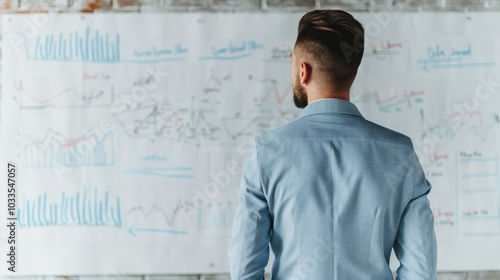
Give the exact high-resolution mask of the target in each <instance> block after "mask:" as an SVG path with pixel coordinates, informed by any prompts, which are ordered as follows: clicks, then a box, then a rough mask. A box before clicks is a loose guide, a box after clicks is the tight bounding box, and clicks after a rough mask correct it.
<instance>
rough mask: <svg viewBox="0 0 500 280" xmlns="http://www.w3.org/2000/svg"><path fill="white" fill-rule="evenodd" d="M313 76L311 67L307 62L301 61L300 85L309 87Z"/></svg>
mask: <svg viewBox="0 0 500 280" xmlns="http://www.w3.org/2000/svg"><path fill="white" fill-rule="evenodd" d="M311 74H312V68H311V65H309V64H308V63H307V62H305V61H301V62H300V74H299V79H300V84H302V85H307V84H308V83H309V81H310V80H311Z"/></svg>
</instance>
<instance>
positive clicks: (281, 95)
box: [248, 75, 292, 107]
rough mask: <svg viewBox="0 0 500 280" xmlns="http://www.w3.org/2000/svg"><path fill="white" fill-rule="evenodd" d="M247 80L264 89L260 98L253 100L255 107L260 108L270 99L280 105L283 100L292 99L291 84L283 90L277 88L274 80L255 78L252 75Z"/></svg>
mask: <svg viewBox="0 0 500 280" xmlns="http://www.w3.org/2000/svg"><path fill="white" fill-rule="evenodd" d="M248 80H250V81H255V82H257V83H260V84H261V85H262V86H263V87H264V89H263V90H262V91H261V92H262V93H263V95H262V97H255V98H254V99H253V101H254V104H255V106H257V107H261V106H262V105H263V104H264V103H269V102H270V100H269V99H270V98H271V97H274V100H275V101H276V102H277V103H278V104H282V103H283V101H284V100H285V98H286V97H287V96H288V97H290V98H291V97H292V95H291V93H292V83H291V82H290V83H289V84H288V85H287V87H286V88H285V89H284V90H280V89H279V88H278V81H277V80H276V79H270V78H261V79H259V78H256V77H254V76H253V75H249V76H248Z"/></svg>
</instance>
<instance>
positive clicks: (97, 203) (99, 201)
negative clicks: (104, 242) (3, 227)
mask: <svg viewBox="0 0 500 280" xmlns="http://www.w3.org/2000/svg"><path fill="white" fill-rule="evenodd" d="M47 196H48V194H47V192H44V193H43V194H41V195H38V196H37V198H36V199H32V200H30V199H25V198H24V199H23V200H22V203H21V204H20V207H19V208H18V209H17V218H18V221H19V226H20V227H45V226H99V227H122V218H121V215H122V214H121V207H120V197H118V196H117V197H116V198H115V199H114V201H111V202H110V201H108V200H109V196H108V191H105V194H104V197H102V195H101V194H99V189H97V188H94V189H93V191H92V193H90V194H89V195H87V188H84V189H83V190H81V191H77V192H76V194H67V193H66V192H62V193H61V196H60V200H59V201H58V202H54V203H50V202H47ZM103 202H104V204H105V205H108V203H109V204H111V207H109V208H108V207H105V209H103V208H102V205H103ZM110 217H111V218H110Z"/></svg>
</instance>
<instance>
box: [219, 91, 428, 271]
mask: <svg viewBox="0 0 500 280" xmlns="http://www.w3.org/2000/svg"><path fill="white" fill-rule="evenodd" d="M430 189H431V185H430V184H429V182H428V181H427V180H426V178H425V175H424V172H423V170H422V167H421V165H420V163H419V161H418V159H417V156H416V154H415V152H414V148H413V145H412V142H411V140H410V138H408V137H407V136H405V135H403V134H400V133H397V132H394V131H392V130H389V129H387V128H384V127H382V126H379V125H377V124H374V123H372V122H369V121H367V120H366V119H364V118H363V116H362V115H361V114H360V112H359V111H358V109H357V108H356V106H355V105H354V104H352V103H350V102H348V101H344V100H340V99H323V100H318V101H316V102H312V103H311V104H309V105H308V106H307V107H306V108H305V109H304V110H303V112H302V114H301V116H300V118H299V119H298V120H296V121H293V122H291V123H289V124H287V125H285V126H283V127H281V128H278V129H275V130H272V131H270V132H267V133H265V134H263V135H260V136H258V137H257V138H256V139H255V142H254V145H253V148H252V150H251V152H250V154H249V155H248V158H247V160H246V163H245V167H244V170H243V177H242V181H241V186H240V188H239V192H238V197H239V206H238V210H237V212H236V214H235V218H234V225H233V235H232V241H231V244H230V247H229V250H228V255H229V262H230V269H231V279H239V280H240V279H263V278H264V267H265V266H266V264H267V262H268V259H269V248H271V250H272V251H273V253H274V255H275V261H274V264H273V266H272V274H271V277H272V279H280V280H281V279H283V280H293V279H308V280H309V279H310V280H323V279H324V280H326V279H328V280H331V279H339V280H356V279H374V280H385V279H387V280H389V279H393V278H392V277H393V276H392V272H391V270H390V268H389V257H390V253H391V249H392V248H394V251H395V253H396V256H397V257H398V259H399V261H400V262H401V266H400V267H399V269H398V271H397V274H398V278H397V279H410V280H419V279H425V280H433V279H436V238H435V233H434V221H433V215H432V212H431V209H430V206H429V201H428V199H427V194H428V193H429V191H430Z"/></svg>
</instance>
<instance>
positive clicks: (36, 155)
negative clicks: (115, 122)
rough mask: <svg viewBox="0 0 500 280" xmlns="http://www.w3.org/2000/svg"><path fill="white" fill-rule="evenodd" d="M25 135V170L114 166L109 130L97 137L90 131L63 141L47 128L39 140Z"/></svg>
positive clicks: (60, 136) (58, 134)
mask: <svg viewBox="0 0 500 280" xmlns="http://www.w3.org/2000/svg"><path fill="white" fill-rule="evenodd" d="M26 136H27V138H28V143H27V144H26V145H25V146H24V161H25V164H26V167H27V168H52V167H56V166H61V165H64V166H67V167H84V166H109V165H113V164H114V163H115V152H114V151H115V149H114V140H113V132H112V131H109V132H108V133H106V134H105V135H103V136H102V137H100V138H99V136H97V135H96V134H95V133H94V132H93V131H89V132H86V133H84V134H83V135H81V136H78V137H76V138H66V137H64V136H63V135H62V134H61V133H59V132H57V131H55V130H53V129H49V130H48V131H47V133H46V134H45V136H44V137H43V138H42V139H41V140H37V139H34V138H33V137H32V136H30V135H26Z"/></svg>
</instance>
